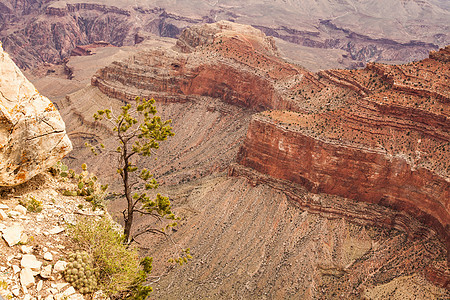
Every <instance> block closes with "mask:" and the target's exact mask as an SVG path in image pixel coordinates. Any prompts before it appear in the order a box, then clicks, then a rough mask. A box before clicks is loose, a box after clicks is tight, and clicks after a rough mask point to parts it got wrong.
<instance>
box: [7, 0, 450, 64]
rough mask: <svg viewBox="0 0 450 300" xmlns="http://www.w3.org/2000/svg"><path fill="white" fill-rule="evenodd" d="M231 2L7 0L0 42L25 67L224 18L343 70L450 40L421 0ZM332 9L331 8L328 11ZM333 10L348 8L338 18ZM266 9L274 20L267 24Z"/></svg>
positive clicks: (406, 56)
mask: <svg viewBox="0 0 450 300" xmlns="http://www.w3.org/2000/svg"><path fill="white" fill-rule="evenodd" d="M227 2H228V1H224V2H221V3H220V4H219V3H215V4H211V3H204V2H203V3H199V2H195V3H194V2H192V1H187V0H185V1H177V3H176V5H174V4H173V3H171V2H168V3H164V2H158V1H136V3H134V5H128V4H127V3H121V2H117V3H111V2H107V1H102V0H98V1H94V2H83V1H81V2H78V1H72V0H70V1H65V2H61V1H55V0H21V1H14V2H10V1H9V2H8V1H6V0H2V1H0V12H1V13H0V39H1V41H2V42H3V45H4V46H5V49H6V50H7V51H8V52H9V53H11V55H12V56H13V59H14V60H15V62H16V63H17V64H18V65H19V66H20V67H21V68H23V69H28V68H34V67H36V66H39V65H40V64H42V63H62V62H64V59H66V58H67V57H68V56H69V55H70V53H71V51H72V49H74V48H75V47H76V46H80V45H87V44H90V43H93V42H95V41H106V42H108V43H111V44H113V45H115V46H122V45H134V44H136V43H139V42H142V40H143V36H145V35H146V34H155V35H158V36H163V37H172V38H176V37H179V36H180V34H181V33H182V32H183V30H184V29H185V28H187V27H190V26H192V25H194V24H201V23H212V22H216V21H221V20H228V21H231V22H238V23H245V24H248V25H252V26H254V27H255V28H258V29H260V30H262V31H263V32H265V33H266V34H267V35H268V36H273V37H276V38H278V39H280V40H283V41H285V42H286V43H285V45H286V49H287V51H286V55H288V56H290V54H292V58H293V59H299V60H300V61H302V57H301V55H298V54H295V53H296V52H297V53H298V52H301V51H305V49H306V50H307V52H309V54H310V53H311V51H314V50H315V49H319V50H320V51H321V52H320V53H323V54H325V55H316V56H315V57H317V59H322V60H328V59H330V62H331V61H334V60H335V61H334V62H333V65H336V64H337V65H339V66H341V67H344V66H346V67H350V66H352V67H355V66H363V65H364V64H365V63H367V62H371V61H395V62H398V61H412V60H419V59H422V58H424V57H426V55H427V54H428V52H429V51H431V50H437V49H438V48H439V46H443V45H445V44H447V43H448V42H449V36H448V34H447V32H448V27H447V23H448V22H446V21H447V14H448V11H446V10H445V9H442V8H439V7H438V6H439V3H433V2H435V1H432V0H428V1H427V2H429V3H428V4H427V5H428V6H426V7H433V9H425V7H424V6H423V5H422V4H420V3H416V1H408V2H406V3H405V2H403V1H390V2H388V3H384V5H385V6H388V7H395V8H394V9H393V10H395V9H397V11H398V14H397V15H395V16H392V15H389V14H379V11H378V9H372V8H368V4H366V3H362V2H360V1H355V2H354V3H353V4H352V5H350V6H349V3H344V2H339V3H332V2H335V1H332V0H329V1H324V2H323V3H320V4H318V5H316V6H313V7H311V6H310V3H308V2H304V1H303V2H298V3H297V2H296V3H289V4H288V3H284V2H276V3H275V2H270V3H269V2H267V1H258V0H252V1H251V2H249V3H247V5H246V6H239V5H238V6H236V5H234V4H231V3H228V4H230V5H228V4H227ZM329 2H330V3H329ZM300 3H301V5H300ZM292 5H294V6H295V7H296V10H295V11H293V10H292ZM299 5H300V6H299ZM384 5H382V6H384ZM410 5H412V6H414V8H413V9H414V11H418V12H421V13H418V14H417V15H421V16H422V17H421V18H417V17H415V16H412V15H411V14H410V13H408V11H409V10H410V9H412V8H411V7H409V6H410ZM307 6H310V7H309V9H308V8H307ZM404 6H408V8H407V9H405V7H404ZM319 7H321V8H319ZM330 7H333V8H334V9H333V10H332V11H330V9H329V8H330ZM355 7H358V9H357V10H356V11H354V12H353V13H347V12H348V11H353V10H354V9H355ZM335 10H336V11H341V12H345V13H343V14H342V16H341V17H339V18H338V19H336V12H335ZM255 11H256V12H258V11H260V12H261V13H254V12H255ZM360 11H361V12H363V11H364V13H360ZM268 12H269V14H270V19H271V20H273V21H272V22H271V23H268V22H267V17H266V14H267V13H268ZM371 15H373V16H374V17H370V16H371ZM361 20H365V21H364V22H362V21H361ZM394 20H395V21H394ZM356 24H357V25H356ZM417 24H420V25H417ZM400 32H401V34H400ZM324 50H327V51H324ZM328 50H329V51H328ZM336 54H337V57H335V56H336ZM329 55H330V56H333V57H334V58H332V59H331V58H330V57H329ZM318 64H320V63H318Z"/></svg>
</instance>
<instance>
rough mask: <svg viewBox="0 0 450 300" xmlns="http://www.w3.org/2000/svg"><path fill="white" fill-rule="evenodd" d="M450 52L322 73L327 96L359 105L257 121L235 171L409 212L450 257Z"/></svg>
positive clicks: (272, 113)
mask: <svg viewBox="0 0 450 300" xmlns="http://www.w3.org/2000/svg"><path fill="white" fill-rule="evenodd" d="M448 52H449V51H448V47H447V48H446V49H443V50H441V52H439V53H437V54H436V53H434V54H432V55H430V58H428V59H425V60H423V61H421V62H415V63H411V64H408V65H401V66H387V65H379V64H377V65H375V64H371V65H369V66H368V67H367V68H366V69H364V70H358V71H344V70H331V71H323V72H320V73H319V74H318V75H319V77H320V78H321V82H323V83H324V85H325V87H326V89H327V90H329V89H330V88H329V86H330V85H331V86H338V87H341V88H342V89H347V90H350V91H352V92H353V93H354V94H353V95H354V96H355V97H354V98H350V97H346V98H345V99H343V100H341V105H340V107H336V108H333V107H331V108H330V106H328V107H327V106H321V107H317V105H316V107H314V106H313V105H312V106H311V107H312V108H313V109H312V111H314V112H315V113H311V114H304V113H303V114H302V113H297V112H289V111H270V112H264V113H262V114H259V115H257V116H255V117H254V118H253V120H252V122H251V124H250V127H249V130H248V133H247V138H246V140H245V143H244V145H243V146H242V148H241V150H240V152H239V155H238V163H240V164H241V165H243V166H246V167H250V168H253V169H254V170H257V171H259V172H261V173H264V174H268V175H270V176H272V177H274V178H278V179H283V180H287V181H291V182H295V183H299V184H301V185H303V186H305V187H306V188H307V189H308V190H310V191H312V192H315V193H328V194H334V195H339V196H343V197H346V198H349V199H353V200H357V201H364V202H369V203H376V204H380V205H384V206H387V207H390V208H393V209H395V210H397V211H402V212H407V213H409V214H411V215H412V216H414V217H416V218H417V219H419V220H420V221H422V222H423V223H425V224H427V225H429V226H431V227H432V228H434V229H435V230H436V231H437V232H438V233H439V234H440V236H441V237H442V240H443V241H444V242H445V243H446V244H447V248H448V250H450V184H449V182H450V180H449V178H450V177H449V174H450V120H449V117H450V107H449V105H448V104H449V101H448V99H449V92H448V91H449V90H450V86H449V82H450V81H449V80H448V79H449V75H450V68H449V65H448V62H447V57H448ZM435 58H439V59H435ZM307 88H308V83H307V82H306V83H303V84H300V85H299V91H300V93H301V94H302V95H303V96H304V97H305V99H312V100H313V101H314V97H317V95H318V92H319V93H320V90H319V91H317V89H316V92H315V95H316V96H314V95H312V94H311V93H310V92H306V90H307ZM323 89H324V88H322V90H323ZM311 90H312V91H314V89H311ZM333 96H334V95H329V98H331V101H330V104H331V103H332V102H333V100H334V99H333ZM336 98H338V97H336ZM317 99H319V100H320V97H319V98H317ZM318 102H319V103H322V102H320V101H318ZM320 105H322V104H320ZM449 253H450V251H449ZM449 258H450V256H449Z"/></svg>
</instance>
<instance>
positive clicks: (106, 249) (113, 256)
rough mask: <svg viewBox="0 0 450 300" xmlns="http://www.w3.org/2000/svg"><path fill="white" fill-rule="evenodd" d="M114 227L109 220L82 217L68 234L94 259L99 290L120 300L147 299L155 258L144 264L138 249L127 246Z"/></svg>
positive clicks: (122, 236)
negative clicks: (148, 279) (147, 281)
mask: <svg viewBox="0 0 450 300" xmlns="http://www.w3.org/2000/svg"><path fill="white" fill-rule="evenodd" d="M114 225H115V223H113V221H112V220H110V219H108V218H107V217H102V218H92V217H80V218H79V219H78V222H77V224H76V225H73V226H70V227H69V230H68V232H69V236H71V237H72V238H73V240H74V242H75V243H76V244H77V246H78V247H79V248H80V249H82V250H83V251H86V253H88V256H90V257H91V258H92V262H93V266H92V268H93V270H95V273H96V275H97V278H96V279H97V286H98V288H99V289H102V290H103V291H104V292H106V293H107V294H108V295H110V296H112V297H118V298H120V299H124V298H128V299H145V298H146V297H147V295H148V294H149V293H150V292H151V288H150V287H147V286H143V285H142V283H143V282H145V280H146V279H147V275H148V274H149V273H150V271H151V258H145V259H144V260H143V261H142V262H141V260H140V259H139V255H138V252H137V249H136V248H134V247H133V246H127V245H126V244H125V239H124V235H123V234H121V233H120V232H119V231H118V229H117V228H115V226H114ZM119 230H120V229H119Z"/></svg>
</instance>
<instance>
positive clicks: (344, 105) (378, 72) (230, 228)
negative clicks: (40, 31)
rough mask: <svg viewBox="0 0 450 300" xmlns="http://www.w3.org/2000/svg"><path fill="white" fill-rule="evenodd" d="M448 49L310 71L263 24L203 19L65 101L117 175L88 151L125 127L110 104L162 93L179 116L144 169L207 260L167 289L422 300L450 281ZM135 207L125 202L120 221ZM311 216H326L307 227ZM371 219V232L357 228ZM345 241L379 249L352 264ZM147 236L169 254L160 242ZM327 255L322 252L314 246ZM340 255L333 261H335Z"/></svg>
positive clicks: (170, 277)
mask: <svg viewBox="0 0 450 300" xmlns="http://www.w3.org/2000/svg"><path fill="white" fill-rule="evenodd" d="M447 52H448V48H446V49H444V50H441V51H439V52H436V53H432V54H430V58H429V59H426V60H424V61H421V62H415V63H411V64H407V65H399V66H388V65H381V64H369V65H368V66H367V67H366V68H365V69H363V70H358V71H344V70H328V71H323V72H320V73H311V72H309V71H307V70H305V69H304V68H302V67H299V66H297V65H294V64H289V63H287V62H286V61H284V60H282V59H281V58H280V57H279V56H278V51H277V49H276V47H274V44H273V41H272V40H271V39H270V38H267V37H266V36H264V35H262V34H261V33H260V32H258V31H256V30H255V29H254V28H251V27H247V26H242V25H237V24H233V23H230V22H219V23H217V24H211V25H202V26H198V27H195V26H194V27H192V28H190V29H189V30H186V31H184V32H183V33H182V34H181V36H180V39H179V40H178V41H177V43H176V45H175V47H174V48H170V47H161V48H159V49H155V48H153V49H149V50H147V51H144V52H142V53H139V54H135V55H132V56H131V57H130V58H129V59H127V60H125V61H122V62H115V63H113V64H111V65H109V66H107V67H105V68H102V69H100V70H99V71H98V72H97V73H96V75H94V77H93V78H92V81H91V86H89V87H87V88H85V89H83V90H81V91H79V92H77V93H73V94H71V95H69V96H68V97H67V98H66V99H65V100H64V101H62V102H61V108H62V113H63V116H64V117H65V118H67V120H70V121H68V123H67V126H68V128H69V136H70V137H71V139H72V141H74V145H75V150H74V151H73V152H72V154H71V157H70V158H69V159H70V160H71V163H79V162H80V161H81V160H83V161H88V162H89V164H93V165H94V166H95V167H96V168H97V170H98V172H99V173H100V174H102V175H103V176H104V177H109V180H114V175H113V174H112V173H111V171H108V170H110V169H111V167H112V159H111V157H110V156H108V155H107V154H106V153H103V154H100V156H99V157H100V160H99V158H90V157H89V156H88V155H87V153H88V151H87V150H86V149H84V148H83V146H82V145H83V144H84V142H85V141H89V142H91V143H95V142H97V141H104V142H105V143H106V144H107V145H108V143H110V142H111V141H110V140H109V138H108V136H109V135H110V134H109V130H110V128H108V127H106V126H105V127H100V126H94V123H93V119H92V117H91V116H92V115H93V113H94V112H95V111H96V109H98V108H103V107H112V108H117V107H118V106H119V105H122V104H123V103H124V102H129V101H131V100H132V99H133V98H134V97H135V96H137V95H140V96H146V97H150V96H153V97H155V98H156V99H157V100H160V103H159V104H158V109H159V112H160V113H161V114H162V116H163V117H165V118H172V119H173V127H174V128H175V133H176V135H175V137H173V138H172V139H169V141H167V143H163V144H162V145H161V149H160V151H159V154H158V160H157V161H154V160H140V161H139V162H137V163H139V164H145V165H148V166H151V168H152V169H153V170H154V171H155V173H156V177H157V178H159V179H160V181H161V182H162V183H163V186H164V191H165V192H167V193H168V194H169V195H171V197H173V198H174V199H173V200H174V203H175V207H177V208H178V209H179V212H180V213H181V214H182V215H183V216H185V217H186V220H185V221H184V222H183V223H182V226H180V227H179V228H178V229H177V231H176V232H174V233H173V238H174V239H175V240H177V241H179V242H180V243H181V244H182V245H183V246H184V247H187V246H191V247H192V248H193V249H195V251H194V252H196V253H197V255H198V257H199V258H198V261H195V263H194V264H192V265H188V266H187V268H188V269H189V271H190V272H185V271H183V270H180V271H178V270H172V271H170V272H169V273H167V274H166V272H165V271H167V270H165V269H164V268H162V267H161V268H160V269H158V270H157V271H156V272H157V273H156V274H158V275H161V283H159V284H158V288H159V289H160V290H158V292H157V293H158V296H159V297H170V296H167V295H173V294H171V292H174V293H176V294H178V295H180V296H181V295H183V296H185V297H186V298H189V297H191V298H195V297H198V295H203V296H204V297H213V298H229V297H230V296H233V297H238V298H251V297H255V298H259V299H260V298H262V297H267V298H273V297H285V298H296V297H297V298H298V297H299V296H305V295H310V296H311V297H312V298H324V299H327V298H330V297H336V295H340V296H341V297H344V298H352V297H355V298H357V297H361V296H362V295H364V296H366V297H369V298H370V297H372V298H374V299H377V297H381V296H376V295H386V293H388V294H389V293H390V294H391V295H395V297H396V298H397V299H401V295H402V293H409V292H410V290H408V289H409V288H411V289H414V288H417V287H418V286H420V287H421V288H424V291H427V292H425V294H416V298H417V299H427V298H429V297H433V296H430V295H431V294H433V293H432V292H430V293H428V292H429V291H430V289H429V288H428V287H426V288H425V286H427V283H426V282H427V281H424V280H425V279H423V278H427V280H432V281H433V282H434V283H435V284H437V285H440V286H447V287H448V284H449V282H450V279H449V278H450V272H449V270H448V267H447V265H446V256H447V255H448V254H447V253H448V251H447V250H446V246H445V245H443V244H442V242H444V244H445V243H446V242H447V241H448V236H447V232H448V231H446V229H445V226H448V205H449V204H448V198H449V197H448V186H449V185H448V171H449V170H448V165H449V164H448V160H449V156H448V153H449V152H448V143H449V140H448V139H449V136H448V123H449V122H448V113H449V112H448V109H449V108H448V72H449V71H448V61H447ZM258 112H259V113H258ZM255 113H256V114H255ZM246 134H247V135H246ZM99 161H101V163H99ZM235 162H238V164H234V163H235ZM224 171H227V172H229V173H228V174H229V175H231V177H229V176H226V175H225V174H224V173H223V172H224ZM221 172H222V173H221ZM233 176H235V177H239V178H233ZM199 178H202V179H199ZM405 182H406V183H405ZM175 184H176V185H175ZM325 193H328V195H327V194H325ZM343 197H345V198H343ZM355 200H362V201H355ZM121 205H122V203H121V201H116V202H114V205H112V206H111V209H112V210H114V211H116V212H117V213H118V214H119V215H120V209H121ZM262 211H263V212H264V213H262ZM309 213H313V215H311V218H313V219H314V220H310V221H308V222H307V223H304V222H305V218H306V217H305V216H308V215H309ZM291 214H293V215H295V216H296V217H295V218H291V217H290V216H291ZM327 218H329V219H339V220H341V221H337V220H333V221H331V220H329V219H327ZM291 220H292V223H291ZM141 222H148V220H141ZM349 222H353V223H357V224H359V225H357V227H353V226H356V225H352V224H350V223H349ZM289 224H290V225H289ZM302 224H303V225H302ZM305 224H308V225H305ZM309 224H311V225H309ZM313 224H322V225H320V226H319V225H317V226H318V227H315V225H314V226H313ZM291 225H292V227H290V226H291ZM327 226H330V227H327ZM358 226H359V227H358ZM372 226H376V227H381V228H384V229H375V228H374V227H372ZM313 227H314V228H315V229H313ZM261 228H265V229H261ZM327 228H329V231H327V230H328V229H327ZM350 228H352V229H350ZM363 228H365V229H364V230H369V231H371V232H372V233H371V234H369V236H370V239H369V238H366V237H356V236H357V233H361V231H363ZM394 229H395V230H394ZM346 230H349V231H351V232H354V233H355V235H351V234H350V235H347V234H348V232H347V233H345V232H346ZM353 230H354V231H353ZM380 230H381V232H383V233H382V234H381V235H378V233H379V232H380ZM396 230H400V232H397V231H396ZM436 231H437V232H438V233H439V234H438V235H436ZM375 232H378V233H375ZM361 234H362V233H361ZM343 235H345V236H350V237H352V238H356V240H352V241H353V242H354V243H355V244H357V245H365V244H364V243H366V242H367V241H370V240H371V242H370V243H371V245H372V246H370V247H369V246H367V247H366V248H364V247H363V248H364V249H365V250H364V251H363V250H361V249H360V250H361V251H362V252H359V250H358V251H356V250H355V251H356V252H358V253H359V254H358V255H356V254H355V255H356V256H352V257H353V258H352V259H347V258H348V255H349V254H345V253H344V252H345V251H347V250H345V251H344V250H343V249H344V248H345V247H347V246H345V247H344V248H339V247H341V246H338V245H341V243H343V244H345V243H346V242H345V239H343ZM309 238H310V239H311V243H309V242H307V241H306V240H307V239H309ZM290 241H297V242H292V245H291V242H290ZM318 241H319V242H318ZM320 241H323V242H320ZM353 242H351V243H353ZM372 242H373V243H375V244H377V243H378V245H379V244H382V245H384V246H383V247H382V248H383V249H384V250H382V252H379V251H378V250H377V249H378V248H377V247H375V246H374V244H373V243H372ZM142 243H144V244H148V246H150V249H152V250H156V249H162V248H159V247H162V245H161V244H159V241H158V240H157V239H156V240H154V239H149V240H143V241H142ZM429 243H431V244H429ZM281 245H283V247H282V246H281ZM288 245H291V246H292V247H291V246H288ZM294 245H295V246H294ZM352 245H354V244H352ZM352 245H350V244H349V245H348V247H350V248H351V249H354V248H352V247H355V246H352ZM447 246H448V245H447ZM335 247H338V248H339V249H340V250H339V249H338V248H335ZM314 249H316V250H317V251H318V252H317V253H318V254H317V256H314V257H313V258H311V256H310V255H305V253H309V254H310V253H315V252H314V251H316V250H314ZM345 249H347V248H345ZM430 249H434V250H430ZM244 250H247V251H248V253H243V251H244ZM263 250H264V251H263ZM261 251H262V252H261ZM342 251H344V252H342ZM349 251H350V250H349ZM351 251H353V250H351ZM351 251H350V252H351ZM430 251H431V252H430ZM325 252H326V253H329V255H330V261H328V262H327V263H325V265H323V264H322V263H323V257H324V255H325V254H324V253H325ZM279 253H284V254H283V256H282V258H280V255H279ZM352 253H353V252H352ZM430 253H433V254H430ZM194 254H195V253H194ZM240 255H243V256H244V257H243V258H241V257H240ZM423 255H425V256H426V257H425V256H423ZM325 256H326V255H325ZM343 257H347V258H345V259H344V258H343ZM294 258H295V259H294ZM341 258H342V261H341ZM335 260H336V261H335ZM163 261H164V257H163V258H161V265H163ZM298 270H303V271H301V272H299V271H298ZM299 274H304V277H302V276H303V275H302V276H300V275H299ZM299 276H300V277H299ZM417 276H419V277H417ZM176 278H177V279H176ZM180 278H181V279H180ZM222 287H223V288H222ZM291 287H292V289H291ZM399 287H402V288H405V289H406V290H403V289H401V290H398V291H395V289H396V288H399ZM421 288H419V290H420V289H421ZM433 289H434V288H433ZM278 290H279V291H280V294H275V291H278ZM443 293H444V294H443V295H446V293H447V292H443ZM370 295H372V296H370Z"/></svg>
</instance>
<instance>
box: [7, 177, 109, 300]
mask: <svg viewBox="0 0 450 300" xmlns="http://www.w3.org/2000/svg"><path fill="white" fill-rule="evenodd" d="M58 177H59V176H58ZM74 188H75V184H74V183H72V182H70V181H67V180H64V179H62V178H61V177H59V178H56V177H53V176H52V175H50V173H48V172H44V173H42V174H39V175H37V176H35V177H34V178H33V179H31V180H30V181H28V182H26V183H23V184H21V185H18V186H15V187H14V188H8V187H0V238H1V240H0V251H1V253H2V255H1V256H0V283H1V285H0V296H2V297H3V298H4V299H46V300H52V299H72V300H83V299H87V298H88V297H86V298H85V297H84V296H83V295H81V294H79V293H77V292H76V291H75V289H74V288H73V287H72V286H71V285H70V284H69V283H67V282H65V280H64V279H62V272H63V271H64V270H65V269H66V266H67V262H66V261H65V259H66V257H67V256H68V255H69V254H70V253H72V252H73V251H74V250H76V249H73V241H71V239H70V237H69V236H68V235H67V234H66V225H67V223H73V222H74V220H76V218H77V216H78V215H91V217H92V218H95V217H96V216H98V215H102V214H103V213H104V211H98V210H97V211H94V212H93V211H92V210H91V209H89V208H88V206H89V204H88V203H87V202H86V201H85V200H84V199H83V198H82V197H66V196H63V195H62V193H63V191H64V190H72V189H74ZM32 199H33V200H34V201H37V202H35V203H39V205H38V206H35V207H40V208H41V211H39V212H38V211H33V210H31V211H29V210H27V208H25V207H24V206H22V205H21V204H20V203H22V204H25V205H26V204H27V203H29V201H30V200H32ZM83 206H84V208H83V209H81V208H80V207H83ZM89 299H91V296H89ZM92 299H98V300H100V299H107V297H106V296H105V295H104V294H103V293H102V292H101V291H99V292H96V293H95V294H94V295H93V298H92Z"/></svg>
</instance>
